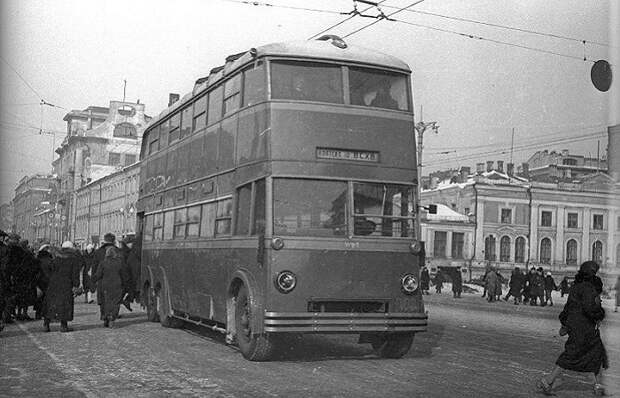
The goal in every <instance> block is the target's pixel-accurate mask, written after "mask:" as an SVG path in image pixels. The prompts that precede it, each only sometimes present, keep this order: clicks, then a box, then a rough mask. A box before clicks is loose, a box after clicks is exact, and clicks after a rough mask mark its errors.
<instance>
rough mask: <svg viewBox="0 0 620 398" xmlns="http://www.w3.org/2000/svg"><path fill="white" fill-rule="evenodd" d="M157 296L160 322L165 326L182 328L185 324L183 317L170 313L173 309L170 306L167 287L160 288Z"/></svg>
mask: <svg viewBox="0 0 620 398" xmlns="http://www.w3.org/2000/svg"><path fill="white" fill-rule="evenodd" d="M155 298H156V303H157V305H156V307H155V308H157V313H158V316H159V323H161V325H162V326H163V327H165V328H180V327H181V326H183V321H182V320H181V319H178V318H175V317H174V316H172V315H170V313H171V312H172V311H171V309H169V308H168V291H167V290H166V288H165V287H162V288H161V289H159V294H157V295H156V296H155Z"/></svg>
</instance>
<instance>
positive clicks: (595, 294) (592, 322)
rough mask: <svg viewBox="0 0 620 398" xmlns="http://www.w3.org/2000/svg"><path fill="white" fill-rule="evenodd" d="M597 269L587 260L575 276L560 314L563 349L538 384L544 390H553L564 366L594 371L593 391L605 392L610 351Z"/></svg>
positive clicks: (565, 367) (549, 392) (583, 370)
mask: <svg viewBox="0 0 620 398" xmlns="http://www.w3.org/2000/svg"><path fill="white" fill-rule="evenodd" d="M597 271H598V264H596V263H595V262H594V261H586V262H585V263H583V264H581V267H580V268H579V272H578V273H577V275H576V276H575V283H574V284H573V286H572V287H571V289H570V292H569V293H568V300H567V301H566V304H565V305H564V310H562V312H561V313H560V317H559V318H560V322H561V323H562V328H563V329H564V330H566V331H567V332H568V340H567V341H566V344H565V345H564V352H562V353H561V354H560V356H559V357H558V359H557V361H556V362H555V363H556V366H555V368H554V369H553V371H552V373H551V374H550V375H549V376H548V377H546V378H545V377H543V378H541V379H540V380H539V382H538V387H539V388H540V389H541V390H542V391H543V393H545V394H549V395H550V394H551V389H552V388H553V382H554V381H555V379H556V377H558V376H559V375H560V373H561V372H562V369H566V370H572V371H576V372H589V373H592V375H593V376H594V393H595V394H596V395H603V394H604V388H603V386H602V385H601V384H600V380H599V377H600V372H601V368H604V369H606V368H607V353H606V352H605V347H604V346H603V342H602V340H601V335H600V332H599V325H600V323H601V321H602V320H603V318H605V310H603V307H602V306H601V298H600V294H601V292H602V290H603V285H602V282H601V279H600V278H599V277H598V276H596V272H597Z"/></svg>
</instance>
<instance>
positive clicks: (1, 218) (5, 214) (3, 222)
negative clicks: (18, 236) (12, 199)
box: [0, 203, 13, 232]
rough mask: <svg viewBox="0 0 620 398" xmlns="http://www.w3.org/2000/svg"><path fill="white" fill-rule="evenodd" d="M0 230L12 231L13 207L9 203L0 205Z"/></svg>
mask: <svg viewBox="0 0 620 398" xmlns="http://www.w3.org/2000/svg"><path fill="white" fill-rule="evenodd" d="M0 230H2V231H4V232H8V231H12V230H13V206H12V205H11V203H3V204H1V205H0Z"/></svg>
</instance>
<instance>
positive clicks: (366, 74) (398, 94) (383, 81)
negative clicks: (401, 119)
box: [349, 67, 409, 111]
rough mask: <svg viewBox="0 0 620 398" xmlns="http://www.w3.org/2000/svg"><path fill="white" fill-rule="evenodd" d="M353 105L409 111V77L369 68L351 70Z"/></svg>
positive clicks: (353, 68)
mask: <svg viewBox="0 0 620 398" xmlns="http://www.w3.org/2000/svg"><path fill="white" fill-rule="evenodd" d="M349 86H350V94H351V104H352V105H362V106H371V107H376V108H386V109H394V110H401V111H406V110H409V98H408V97H409V95H408V90H407V76H405V75H402V74H398V73H393V72H388V71H381V70H377V69H368V68H357V67H350V68H349Z"/></svg>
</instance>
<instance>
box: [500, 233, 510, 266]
mask: <svg viewBox="0 0 620 398" xmlns="http://www.w3.org/2000/svg"><path fill="white" fill-rule="evenodd" d="M499 261H502V262H508V261H510V237H508V236H502V239H500V241H499Z"/></svg>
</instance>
